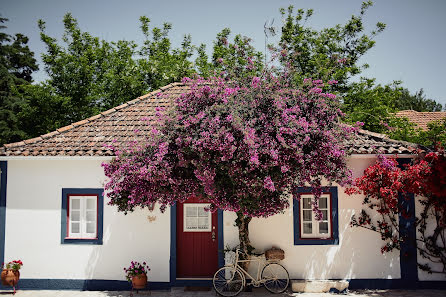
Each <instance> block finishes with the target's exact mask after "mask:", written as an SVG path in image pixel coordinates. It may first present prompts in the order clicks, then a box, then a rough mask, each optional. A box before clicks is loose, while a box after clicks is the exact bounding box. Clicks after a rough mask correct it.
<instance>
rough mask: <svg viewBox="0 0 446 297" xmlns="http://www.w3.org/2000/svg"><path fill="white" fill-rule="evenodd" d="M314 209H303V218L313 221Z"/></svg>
mask: <svg viewBox="0 0 446 297" xmlns="http://www.w3.org/2000/svg"><path fill="white" fill-rule="evenodd" d="M312 212H313V211H312V210H311V209H310V210H303V219H304V221H310V222H311V213H312Z"/></svg>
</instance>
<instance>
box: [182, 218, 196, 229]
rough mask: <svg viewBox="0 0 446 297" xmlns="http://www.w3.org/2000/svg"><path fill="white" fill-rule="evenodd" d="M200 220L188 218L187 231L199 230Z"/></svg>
mask: <svg viewBox="0 0 446 297" xmlns="http://www.w3.org/2000/svg"><path fill="white" fill-rule="evenodd" d="M197 225H198V218H186V226H185V227H186V230H194V229H197Z"/></svg>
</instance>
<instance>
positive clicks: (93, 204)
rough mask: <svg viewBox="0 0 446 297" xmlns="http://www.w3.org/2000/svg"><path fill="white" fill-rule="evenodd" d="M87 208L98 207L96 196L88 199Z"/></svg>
mask: <svg viewBox="0 0 446 297" xmlns="http://www.w3.org/2000/svg"><path fill="white" fill-rule="evenodd" d="M87 209H96V198H94V199H87Z"/></svg>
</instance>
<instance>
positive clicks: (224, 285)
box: [212, 249, 290, 296]
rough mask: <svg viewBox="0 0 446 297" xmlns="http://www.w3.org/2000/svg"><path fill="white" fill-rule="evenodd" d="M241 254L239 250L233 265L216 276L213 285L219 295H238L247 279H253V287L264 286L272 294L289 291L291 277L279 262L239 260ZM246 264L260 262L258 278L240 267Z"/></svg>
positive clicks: (226, 267) (220, 270)
mask: <svg viewBox="0 0 446 297" xmlns="http://www.w3.org/2000/svg"><path fill="white" fill-rule="evenodd" d="M239 253H240V250H239V249H237V250H236V252H235V260H234V263H233V264H229V265H225V266H224V267H222V268H220V269H218V270H217V272H215V274H214V278H213V280H212V284H213V285H214V289H215V291H216V292H217V293H218V294H219V295H222V296H236V295H238V294H239V293H240V292H241V291H242V290H243V289H244V288H245V286H246V277H249V278H250V279H251V285H253V286H254V287H260V286H261V285H262V284H263V285H264V286H265V288H266V289H267V290H268V291H270V292H271V293H282V292H284V291H285V290H286V289H287V287H288V285H289V283H290V276H289V274H288V271H287V270H286V269H285V267H283V266H282V265H281V264H279V263H277V262H278V261H277V260H268V259H265V260H263V259H258V258H257V259H252V260H239ZM244 262H258V265H257V277H256V278H254V277H253V276H252V275H251V274H249V272H247V271H246V270H245V269H243V267H241V266H240V265H239V263H244ZM262 262H263V263H262ZM260 268H262V269H260ZM260 270H261V271H260Z"/></svg>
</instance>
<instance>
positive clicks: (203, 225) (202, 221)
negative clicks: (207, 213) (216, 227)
mask: <svg viewBox="0 0 446 297" xmlns="http://www.w3.org/2000/svg"><path fill="white" fill-rule="evenodd" d="M198 229H209V219H208V218H207V217H206V218H198Z"/></svg>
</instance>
